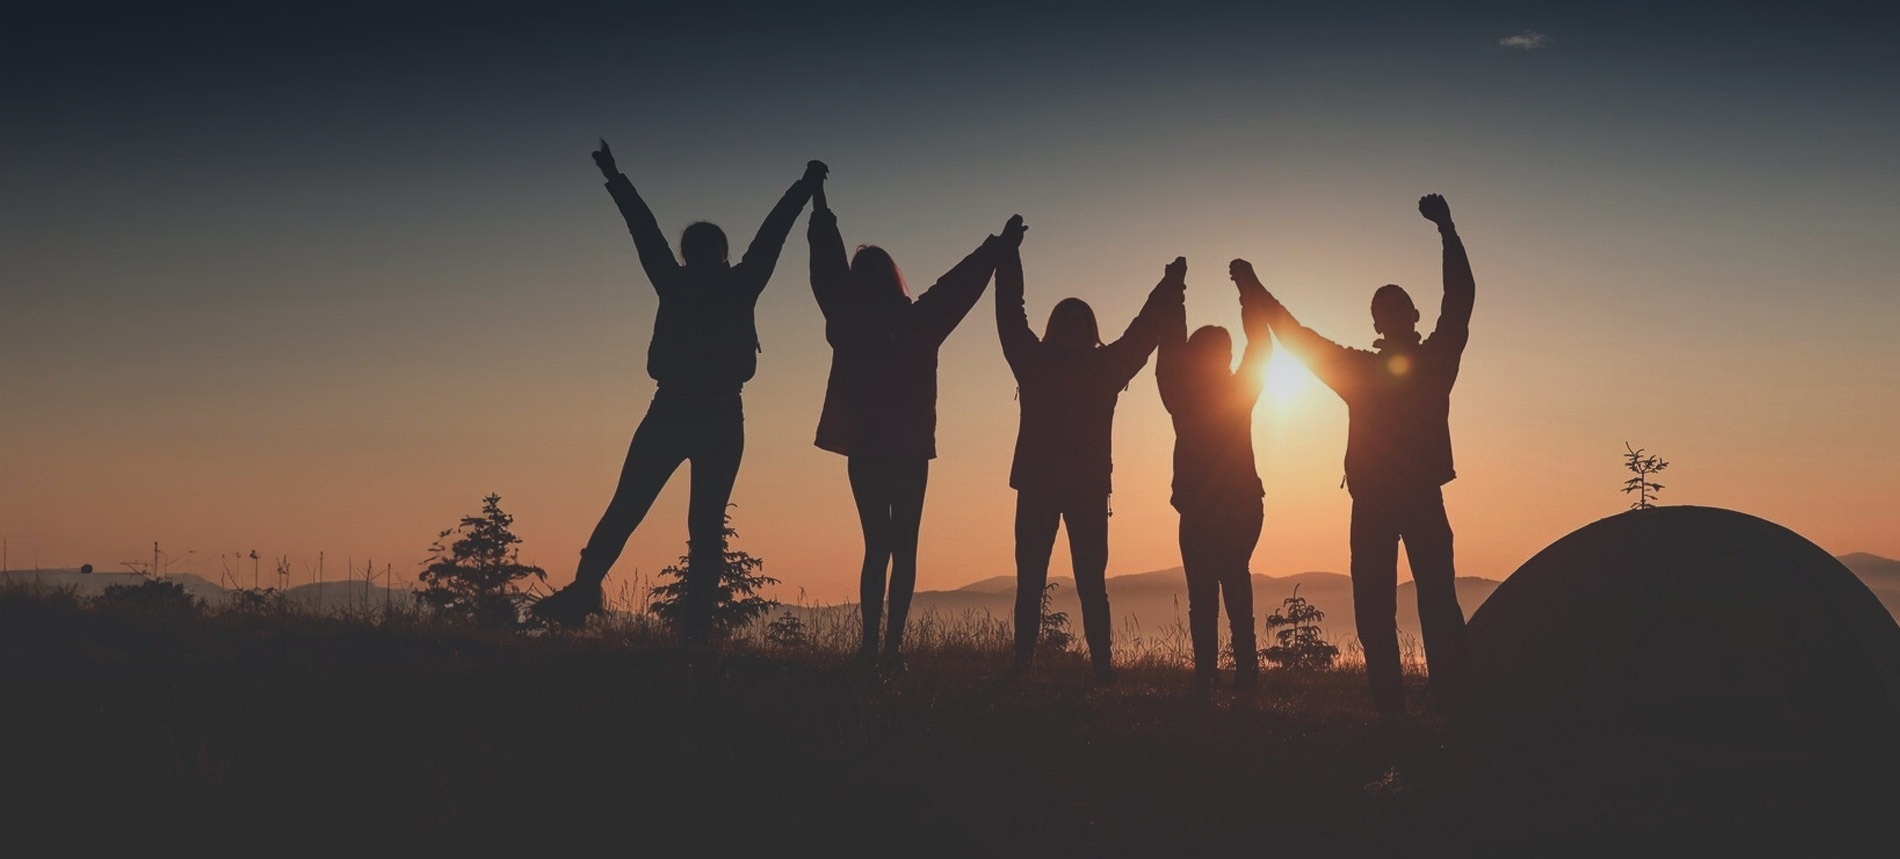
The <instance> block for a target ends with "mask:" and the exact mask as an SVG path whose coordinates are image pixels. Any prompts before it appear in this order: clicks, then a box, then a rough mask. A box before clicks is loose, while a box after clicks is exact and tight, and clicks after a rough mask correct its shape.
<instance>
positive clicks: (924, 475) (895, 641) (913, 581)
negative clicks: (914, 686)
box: [884, 459, 930, 658]
mask: <svg viewBox="0 0 1900 859" xmlns="http://www.w3.org/2000/svg"><path fill="white" fill-rule="evenodd" d="M891 466H892V475H891V608H890V622H889V629H887V630H886V632H885V636H884V653H885V655H886V656H888V657H891V658H896V657H897V656H898V654H899V653H900V652H901V651H900V648H901V647H903V644H904V622H905V620H907V619H908V618H909V617H910V597H911V593H912V592H914V591H915V590H916V589H917V532H918V531H919V529H921V528H922V526H923V520H924V487H925V486H926V485H927V484H928V483H929V480H930V460H928V459H910V460H899V461H897V462H894V463H891Z"/></svg>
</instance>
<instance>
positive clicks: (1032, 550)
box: [1016, 490, 1062, 671]
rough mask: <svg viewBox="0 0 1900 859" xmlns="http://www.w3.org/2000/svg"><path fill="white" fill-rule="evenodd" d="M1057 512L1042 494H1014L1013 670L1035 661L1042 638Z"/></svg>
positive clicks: (1057, 519) (1024, 492)
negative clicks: (1014, 650)
mask: <svg viewBox="0 0 1900 859" xmlns="http://www.w3.org/2000/svg"><path fill="white" fill-rule="evenodd" d="M1061 515H1062V513H1061V508H1059V507H1058V506H1056V503H1055V499H1053V498H1051V497H1050V496H1048V495H1047V494H1045V493H1041V492H1033V491H1029V490H1018V491H1017V493H1016V669H1017V670H1018V671H1026V670H1028V668H1029V665H1030V663H1031V662H1033V661H1034V660H1035V656H1036V644H1037V641H1038V639H1039V638H1040V637H1041V635H1042V589H1043V586H1044V585H1046V584H1048V582H1049V553H1050V552H1051V551H1052V550H1054V549H1055V545H1056V526H1057V524H1058V523H1059V521H1060V518H1059V517H1060V516H1061Z"/></svg>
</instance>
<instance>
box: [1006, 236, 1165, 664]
mask: <svg viewBox="0 0 1900 859" xmlns="http://www.w3.org/2000/svg"><path fill="white" fill-rule="evenodd" d="M1181 301H1182V296H1181V286H1180V283H1179V282H1178V281H1174V280H1170V279H1168V278H1163V279H1162V281H1161V282H1160V283H1158V284H1156V285H1155V287H1154V289H1153V290H1152V291H1151V292H1149V294H1148V299H1147V302H1146V304H1144V305H1143V307H1142V309H1141V312H1140V313H1138V314H1137V315H1136V316H1135V318H1134V320H1133V321H1132V322H1130V323H1129V324H1128V328H1127V329H1126V330H1124V331H1123V332H1122V336H1121V337H1120V338H1118V339H1116V340H1115V342H1113V343H1107V344H1104V343H1103V342H1102V338H1101V334H1100V331H1099V329H1098V328H1097V326H1096V323H1095V310H1094V309H1093V308H1091V307H1089V305H1088V302H1085V301H1083V300H1082V299H1080V298H1065V299H1063V300H1061V301H1060V302H1057V303H1056V306H1055V308H1054V309H1053V310H1051V311H1050V313H1049V322H1048V324H1047V325H1046V326H1045V327H1044V328H1043V333H1042V336H1041V337H1037V336H1036V333H1035V332H1034V331H1033V330H1031V329H1030V327H1029V316H1028V313H1027V312H1026V311H1025V310H1024V307H1023V265H1022V255H1021V253H1020V251H1019V249H1018V248H1013V247H1012V248H1009V249H1008V250H1007V251H1006V252H1005V253H1004V255H1003V258H1002V260H1001V261H1000V262H999V263H998V264H997V266H996V331H997V336H998V337H999V338H1000V339H1001V340H1002V344H1003V356H1004V358H1006V359H1007V360H1008V361H1009V367H1010V371H1011V372H1013V373H1014V374H1015V376H1016V386H1017V399H1018V400H1019V404H1020V406H1021V409H1020V411H1021V415H1020V419H1019V422H1018V425H1017V432H1016V450H1015V456H1014V460H1013V462H1012V464H1011V465H1010V471H1009V485H1010V487H1011V488H1012V489H1015V490H1016V526H1015V531H1016V606H1015V645H1016V647H1015V649H1016V653H1015V661H1014V664H1013V670H1014V673H1015V674H1017V675H1022V674H1026V673H1028V672H1029V670H1030V669H1031V667H1032V665H1033V663H1034V660H1035V654H1036V647H1037V644H1038V643H1039V641H1040V636H1041V633H1042V594H1043V589H1044V586H1045V585H1047V584H1048V580H1049V555H1050V552H1051V551H1053V550H1054V548H1055V539H1056V530H1057V528H1058V527H1066V528H1067V530H1068V534H1069V556H1070V560H1071V562H1072V563H1073V565H1074V568H1075V592H1076V595H1077V597H1079V598H1080V600H1081V603H1082V630H1083V637H1084V638H1085V639H1086V641H1087V643H1088V650H1089V660H1090V662H1091V663H1092V664H1093V667H1094V673H1095V677H1096V678H1097V679H1098V680H1102V681H1108V680H1112V679H1113V678H1114V676H1115V672H1114V667H1113V656H1112V654H1111V652H1110V651H1111V647H1112V644H1113V635H1112V629H1111V624H1112V622H1113V621H1112V619H1111V618H1110V616H1109V609H1108V586H1107V581H1106V577H1107V571H1108V515H1109V509H1108V503H1109V493H1110V489H1111V486H1110V480H1109V472H1110V470H1111V469H1112V463H1111V459H1112V457H1111V451H1110V441H1111V437H1112V434H1113V428H1114V426H1113V425H1114V420H1115V405H1116V403H1117V401H1118V400H1119V399H1120V396H1121V392H1122V391H1123V390H1124V389H1126V388H1127V386H1128V383H1129V382H1130V381H1131V380H1132V379H1134V377H1135V374H1136V373H1138V372H1140V371H1141V368H1142V367H1144V366H1147V363H1148V355H1149V354H1150V353H1152V352H1153V351H1154V349H1155V344H1156V339H1157V337H1158V336H1159V329H1160V323H1161V315H1162V310H1163V309H1164V308H1165V306H1166V305H1168V304H1170V303H1175V304H1178V303H1180V302H1181Z"/></svg>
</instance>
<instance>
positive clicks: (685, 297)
mask: <svg viewBox="0 0 1900 859" xmlns="http://www.w3.org/2000/svg"><path fill="white" fill-rule="evenodd" d="M594 164H595V166H597V167H599V168H600V173H601V175H602V176H603V177H605V178H606V179H607V193H608V194H610V195H612V196H613V200H614V203H615V205H616V206H618V207H619V209H620V215H621V217H623V218H625V219H626V222H627V230H628V232H630V233H631V234H632V235H633V244H634V248H635V249H636V250H637V251H638V252H639V255H640V265H641V267H642V268H644V269H645V270H646V275H647V279H648V280H649V281H651V282H652V284H653V289H654V291H655V292H657V293H659V299H660V304H659V310H658V312H657V313H655V314H654V320H653V340H652V342H651V343H650V345H649V346H648V347H647V375H649V376H652V377H653V380H654V381H655V382H657V383H659V384H658V389H657V390H656V391H655V393H654V395H653V402H652V405H651V406H649V407H648V409H647V413H646V417H645V418H643V419H642V420H641V421H640V426H639V428H638V429H636V430H634V433H633V441H632V442H631V443H630V444H629V445H628V447H627V459H626V462H625V464H624V465H623V466H622V467H621V470H620V480H619V483H618V485H616V486H615V488H614V494H613V499H612V500H611V501H609V502H608V503H607V509H606V511H605V512H603V513H602V514H601V517H600V521H599V523H598V524H596V525H595V526H594V532H593V535H592V536H591V537H589V538H588V541H587V546H586V548H584V549H582V550H581V560H580V566H579V568H578V569H577V570H575V572H574V581H573V582H572V583H571V584H569V585H567V586H566V587H564V588H562V589H560V590H558V591H555V592H554V593H552V594H549V595H548V596H546V597H543V598H542V599H540V600H538V601H536V602H535V603H534V604H533V605H532V606H531V607H530V609H529V610H530V612H531V613H532V614H534V615H536V616H538V617H541V618H545V619H547V620H551V621H554V622H557V623H561V624H564V625H569V626H580V625H582V624H584V623H585V622H586V619H587V617H588V615H591V614H596V613H599V612H600V611H601V608H602V606H601V582H602V581H603V580H604V579H605V578H606V577H607V571H608V570H609V569H611V568H612V567H613V564H614V561H616V560H618V559H619V557H620V552H621V551H622V550H623V549H624V548H625V547H626V543H627V539H628V538H629V537H631V536H633V532H634V529H635V528H637V527H639V525H640V522H641V521H642V520H643V519H645V518H646V514H647V511H648V510H649V509H650V508H651V507H652V506H653V501H654V499H655V498H657V497H658V496H659V494H660V490H661V489H663V488H665V486H666V482H667V480H669V479H670V478H671V477H672V475H673V472H674V471H676V470H678V468H679V467H680V465H681V464H682V463H685V462H691V463H692V488H691V495H690V497H689V498H688V500H687V512H686V530H687V558H688V563H687V578H686V594H685V599H684V612H683V618H682V620H681V623H680V629H679V633H680V637H681V640H682V641H683V642H684V643H685V644H687V645H689V646H700V645H705V644H707V643H709V641H710V639H711V636H712V616H713V607H714V602H715V600H716V598H717V590H718V587H719V574H720V570H721V569H722V567H723V565H724V562H725V557H724V554H725V553H724V548H725V539H724V537H725V524H726V506H727V502H729V501H730V500H731V498H732V484H733V481H734V480H735V479H736V478H737V477H738V474H739V459H740V456H741V455H742V454H743V453H744V451H745V416H744V412H743V410H742V408H741V403H740V389H741V388H743V387H744V385H745V383H746V382H747V381H749V380H751V378H752V374H753V372H754V371H755V370H756V369H757V366H758V352H759V335H758V329H757V326H756V324H755V321H754V319H753V313H754V309H755V307H756V306H757V304H758V300H759V294H760V293H761V292H763V291H764V289H765V284H766V282H767V281H768V280H770V279H771V277H772V269H773V268H774V267H775V266H776V265H777V264H778V256H779V251H780V249H781V248H782V247H783V246H784V244H785V239H786V237H787V236H789V235H790V234H791V231H792V227H793V226H794V225H795V224H796V223H797V221H798V212H799V210H801V209H803V208H804V207H805V203H806V202H807V201H808V200H810V199H811V195H812V192H813V190H814V189H816V188H817V187H818V185H819V183H820V182H822V181H823V179H824V175H825V171H826V168H825V165H824V164H823V163H822V162H818V161H811V162H808V163H807V164H806V165H805V175H804V176H803V177H801V178H800V179H799V180H798V181H797V182H794V183H792V186H791V187H790V188H788V189H786V191H785V193H784V195H783V196H781V197H780V198H779V201H778V205H776V206H774V207H772V211H771V214H769V215H767V216H766V218H765V223H764V224H762V225H760V227H759V232H758V235H757V236H755V237H754V238H753V239H752V244H751V245H750V246H748V247H747V248H746V252H745V255H744V256H743V257H742V258H741V259H740V260H739V262H738V263H736V264H734V263H732V262H731V261H730V260H729V259H728V257H727V247H726V234H725V232H724V231H722V230H721V229H719V227H717V226H714V225H712V224H709V223H706V222H704V221H700V222H697V223H694V224H691V225H688V226H687V227H686V229H685V231H684V232H683V233H681V235H680V259H675V258H674V256H673V249H672V247H671V246H670V245H668V244H667V241H666V236H665V235H664V234H662V233H661V232H660V225H659V222H658V221H657V220H656V219H655V218H654V217H653V211H652V210H651V209H649V208H648V207H647V204H646V201H645V200H643V199H641V198H640V194H639V193H638V192H637V191H635V190H634V187H633V183H632V182H630V181H628V179H627V176H626V174H624V173H622V172H620V170H619V168H618V167H617V166H615V163H614V156H613V151H612V150H610V149H608V148H607V141H605V140H603V141H601V142H600V149H599V150H598V151H596V152H595V153H594Z"/></svg>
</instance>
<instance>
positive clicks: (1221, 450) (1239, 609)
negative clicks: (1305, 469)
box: [1155, 259, 1273, 690]
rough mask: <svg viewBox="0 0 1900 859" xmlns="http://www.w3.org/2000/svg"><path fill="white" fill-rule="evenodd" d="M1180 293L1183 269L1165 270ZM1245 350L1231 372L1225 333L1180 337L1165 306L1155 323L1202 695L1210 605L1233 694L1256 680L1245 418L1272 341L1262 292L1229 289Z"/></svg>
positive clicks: (1209, 680)
mask: <svg viewBox="0 0 1900 859" xmlns="http://www.w3.org/2000/svg"><path fill="white" fill-rule="evenodd" d="M1167 271H1168V277H1169V278H1171V279H1173V280H1175V281H1177V282H1182V288H1183V289H1184V290H1185V282H1184V279H1185V276H1186V274H1187V260H1186V259H1176V260H1175V261H1174V262H1173V263H1170V264H1169V265H1168V269H1167ZM1235 285H1236V286H1238V287H1239V288H1240V318H1241V324H1242V326H1243V327H1244V328H1245V329H1246V333H1247V346H1246V350H1245V351H1244V352H1242V353H1241V357H1240V367H1239V368H1238V369H1234V367H1233V363H1234V345H1233V340H1232V339H1231V338H1230V337H1229V336H1228V334H1227V329H1225V328H1222V327H1220V326H1218V325H1204V326H1202V327H1200V328H1198V329H1196V330H1195V331H1194V336H1192V337H1189V336H1188V333H1187V308H1186V306H1185V305H1172V306H1170V307H1169V308H1168V310H1167V312H1166V314H1164V318H1163V321H1162V323H1161V343H1160V346H1159V348H1158V349H1157V350H1156V353H1155V381H1156V383H1157V384H1158V386H1159V387H1160V389H1161V404H1162V405H1163V406H1165V407H1167V410H1168V414H1169V415H1171V416H1172V417H1173V420H1174V497H1173V499H1172V503H1173V504H1174V509H1175V510H1177V511H1179V512H1180V514H1181V565H1182V567H1184V568H1185V569H1186V571H1187V586H1188V637H1189V640H1190V641H1192V642H1193V646H1194V680H1195V684H1196V686H1197V687H1198V688H1200V689H1202V690H1206V689H1210V688H1212V687H1213V685H1214V681H1215V678H1216V677H1217V676H1218V675H1219V660H1220V648H1219V644H1218V640H1219V630H1220V604H1221V599H1222V597H1223V596H1224V597H1225V598H1226V602H1227V619H1228V624H1229V626H1230V627H1231V629H1232V644H1233V650H1234V686H1235V688H1236V689H1251V688H1253V687H1254V685H1255V683H1256V681H1258V679H1259V677H1260V655H1259V649H1258V646H1257V643H1256V641H1255V637H1254V616H1253V574H1252V572H1251V571H1250V570H1249V569H1248V561H1249V560H1250V559H1251V558H1252V556H1253V550H1254V545H1255V544H1256V543H1257V542H1259V540H1260V526H1261V521H1262V518H1263V517H1262V507H1261V497H1262V496H1263V495H1264V494H1265V491H1264V489H1263V488H1262V486H1261V484H1260V473H1259V470H1258V469H1257V467H1256V466H1255V464H1254V456H1253V409H1254V404H1255V403H1257V402H1259V400H1260V389H1261V387H1262V385H1264V384H1265V381H1266V364H1267V358H1268V357H1269V356H1271V355H1272V354H1273V337H1272V335H1271V333H1269V331H1268V329H1267V315H1266V314H1267V310H1266V304H1267V301H1268V298H1267V292H1266V290H1265V289H1264V288H1262V287H1260V286H1259V285H1258V284H1255V283H1244V282H1239V281H1236V283H1235Z"/></svg>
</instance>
